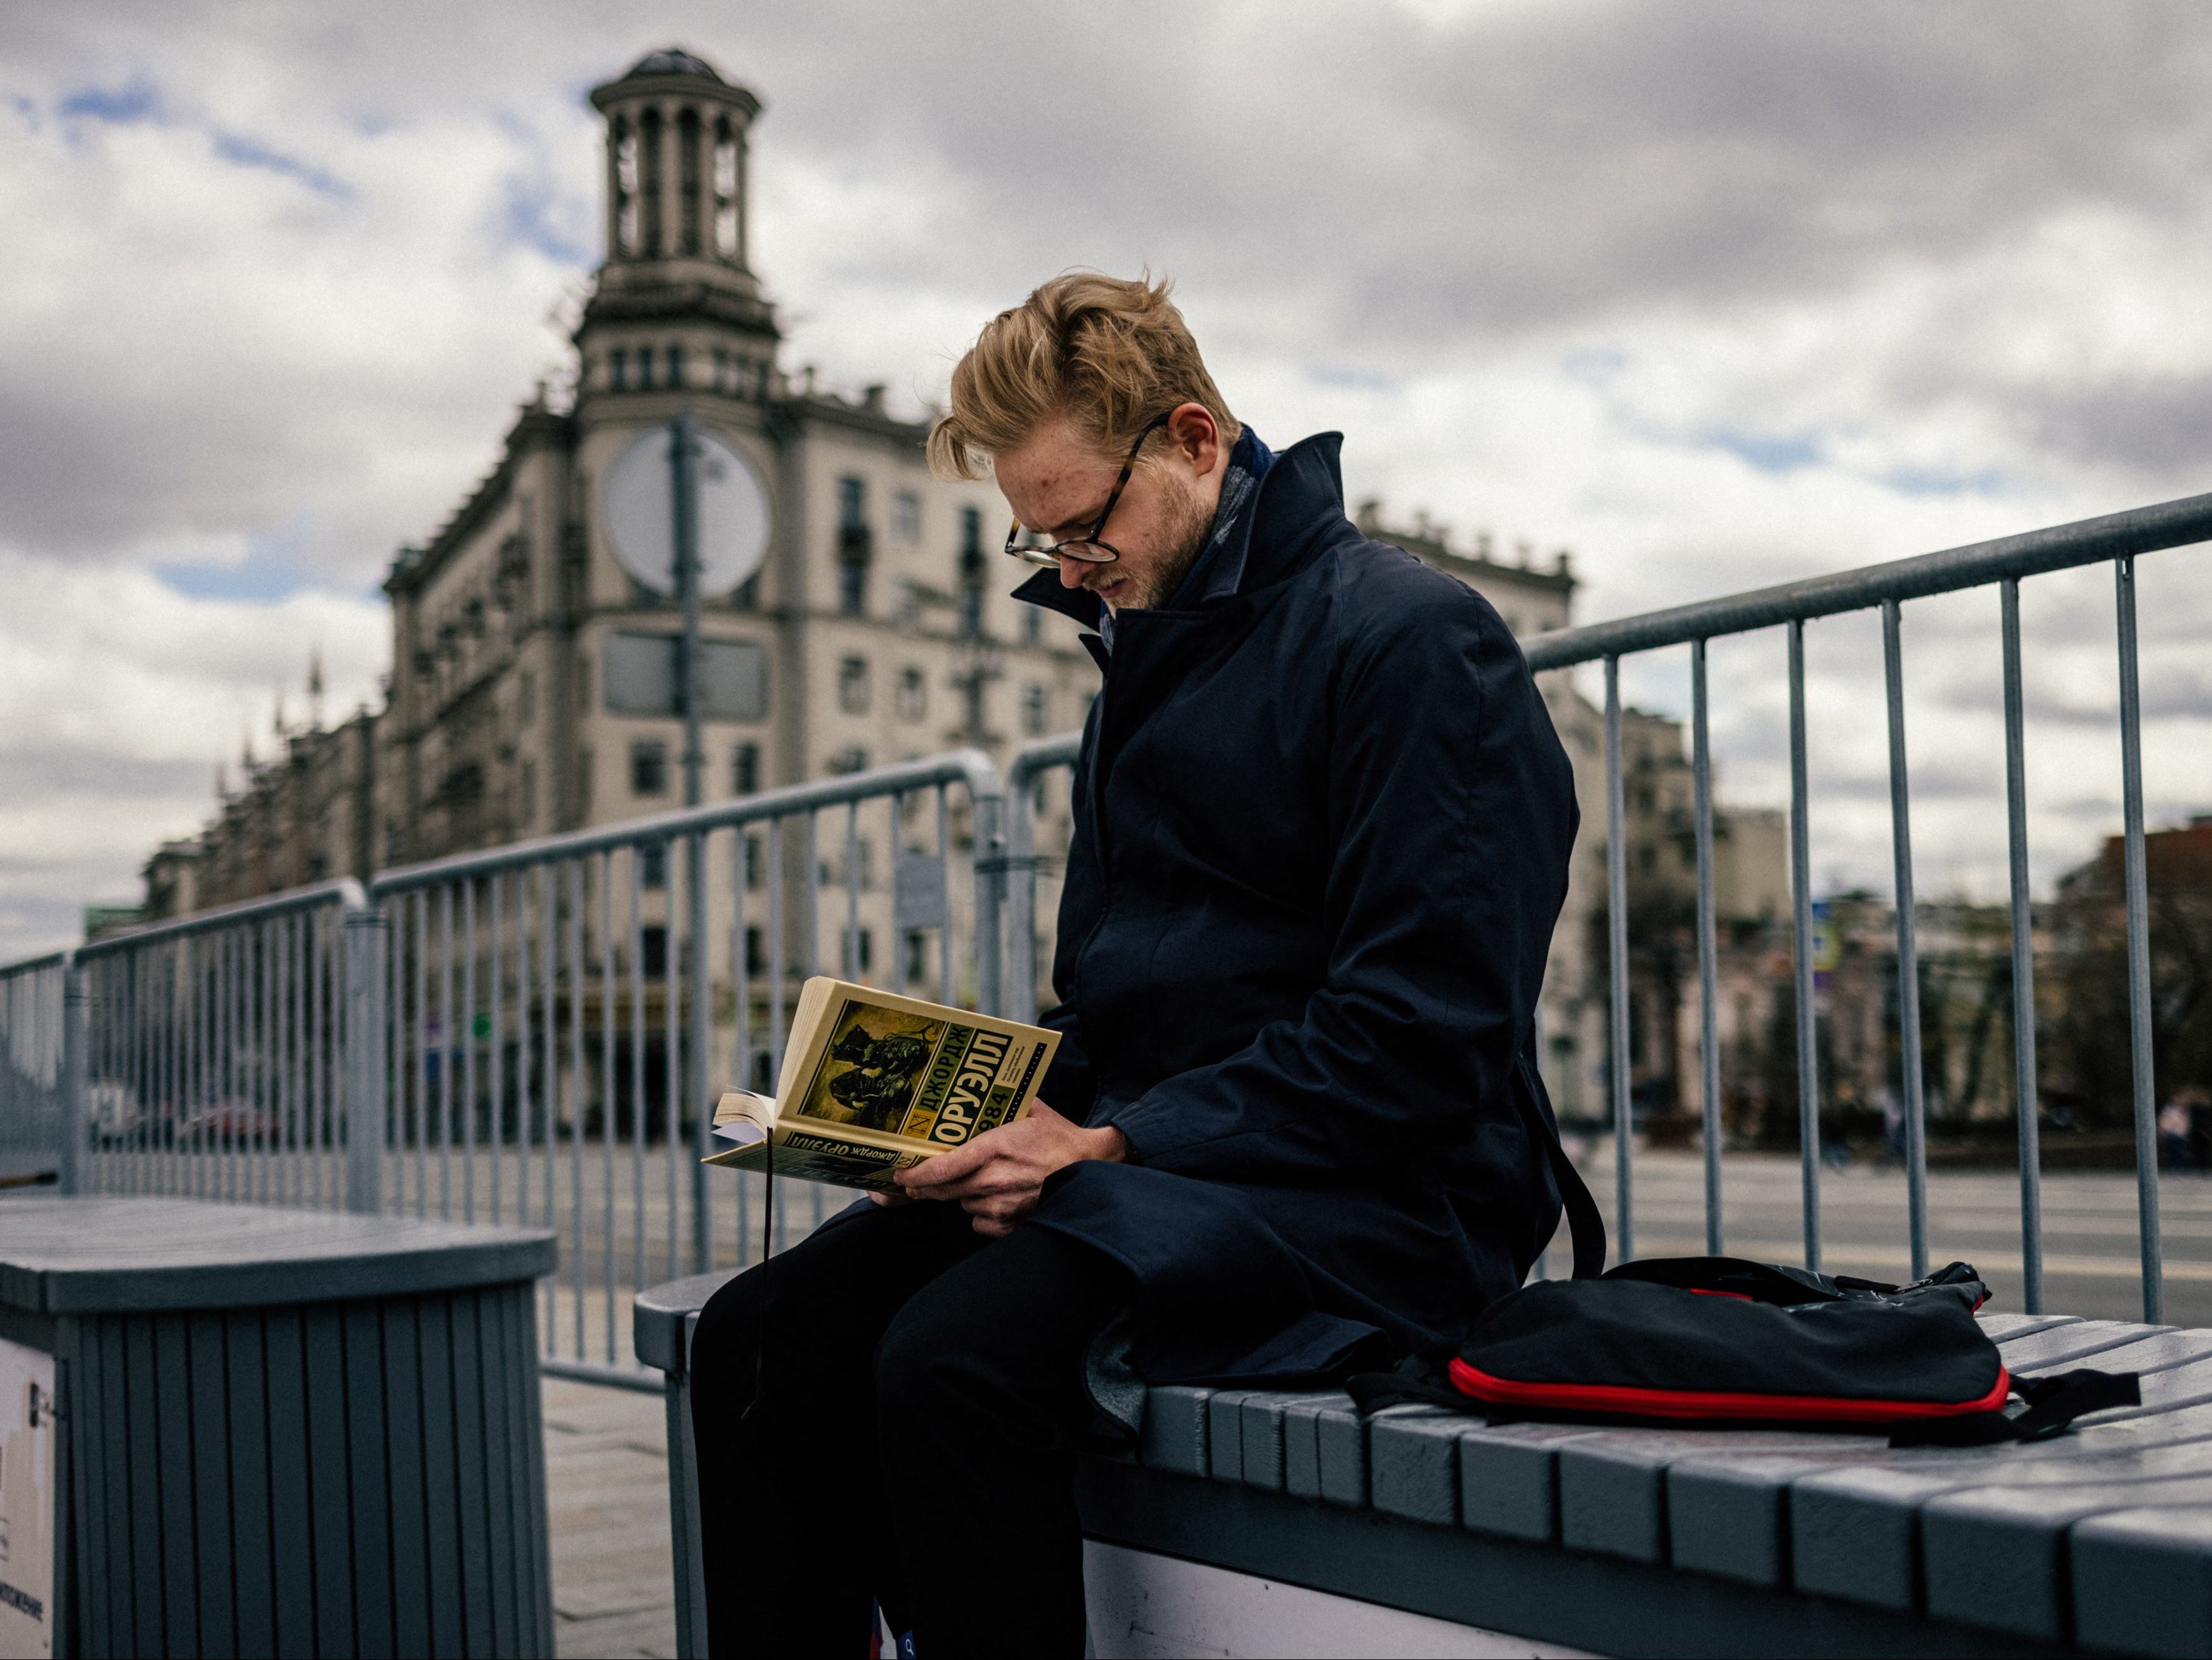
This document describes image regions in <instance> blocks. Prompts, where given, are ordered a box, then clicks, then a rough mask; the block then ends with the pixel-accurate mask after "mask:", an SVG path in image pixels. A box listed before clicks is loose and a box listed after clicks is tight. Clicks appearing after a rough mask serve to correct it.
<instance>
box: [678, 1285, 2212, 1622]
mask: <svg viewBox="0 0 2212 1660" xmlns="http://www.w3.org/2000/svg"><path fill="white" fill-rule="evenodd" d="M728 1277H729V1276H728V1275H726V1274H709V1275H702V1276H700V1277H698V1278H696V1279H692V1280H678V1281H676V1282H674V1283H672V1284H671V1285H666V1286H659V1287H658V1288H656V1289H655V1290H653V1291H651V1292H647V1293H645V1294H644V1295H643V1296H641V1297H640V1298H638V1301H637V1312H636V1316H635V1341H636V1346H637V1353H638V1358H639V1359H640V1360H641V1361H643V1362H644V1363H645V1364H646V1365H650V1366H654V1367H657V1368H659V1370H660V1371H663V1372H665V1373H666V1374H667V1377H668V1396H667V1398H668V1413H669V1449H670V1483H671V1492H670V1498H671V1521H672V1523H673V1527H674V1533H675V1537H676V1541H677V1544H676V1563H675V1569H676V1592H677V1620H678V1645H679V1651H680V1652H682V1653H684V1654H687V1655H688V1654H696V1653H701V1652H703V1651H704V1645H703V1636H704V1632H705V1626H704V1614H703V1609H702V1604H701V1601H700V1590H699V1583H700V1582H699V1577H698V1576H699V1569H698V1550H697V1539H698V1532H697V1522H696V1484H695V1473H694V1471H693V1469H692V1468H691V1461H690V1396H689V1389H688V1380H687V1378H686V1376H685V1371H684V1357H685V1355H686V1353H688V1349H689V1344H690V1331H691V1329H692V1327H693V1325H694V1324H695V1323H696V1315H697V1310H699V1309H700V1308H701V1307H702V1306H703V1305H704V1304H705V1302H706V1299H707V1298H708V1297H709V1296H711V1295H712V1294H713V1292H714V1290H715V1289H716V1288H717V1287H718V1286H720V1285H721V1284H722V1283H723V1281H724V1280H726V1279H727V1278H728ZM1983 1323H1984V1326H1985V1327H1986V1329H1988V1330H1989V1332H1990V1335H1991V1336H1992V1337H1993V1338H1995V1339H1996V1341H1997V1342H1998V1345H1999V1347H2001V1349H2002V1352H2003V1353H2004V1357H2005V1360H2006V1364H2007V1365H2008V1366H2009V1367H2011V1369H2012V1370H2013V1371H2015V1373H2018V1374H2021V1375H2024V1376H2028V1377H2033V1376H2035V1375H2037V1374H2039V1373H2041V1372H2045V1371H2063V1370H2067V1369H2069V1368H2071V1367H2073V1366H2075V1365H2097V1366H2100V1367H2104V1368H2108V1369H2111V1370H2114V1371H2139V1372H2141V1373H2142V1374H2143V1377H2142V1406H2141V1407H2139V1408H2125V1409H2120V1410H2115V1411H2110V1412H2105V1413H2100V1414H2095V1415H2094V1416H2093V1417H2092V1418H2089V1419H2087V1420H2083V1423H2082V1426H2081V1427H2080V1428H2079V1429H2078V1430H2076V1431H2075V1432H2074V1433H2072V1434H2069V1435H2067V1436H2063V1437H2061V1438H2057V1439H2055V1440H2052V1441H2048V1442H2044V1443H2041V1444H2035V1445H2032V1446H2026V1447H1990V1448H1966V1449H1944V1448H1913V1449H1899V1450H1893V1449H1892V1448H1890V1447H1889V1446H1887V1444H1885V1443H1884V1442H1883V1441H1881V1439H1879V1438H1873V1437H1868V1436H1855V1435H1816V1434H1802V1433H1793V1432H1784V1431H1667V1430H1640V1429H1639V1430H1630V1429H1600V1428H1590V1427H1581V1426H1561V1425H1544V1424H1508V1425H1489V1424H1485V1423H1483V1422H1481V1421H1480V1420H1474V1419H1470V1418H1466V1417H1462V1416H1460V1415H1458V1414H1452V1413H1448V1412H1443V1411H1438V1410H1436V1409H1434V1408H1423V1407H1399V1408H1391V1409H1389V1410H1388V1411H1386V1412H1383V1413H1381V1414H1377V1415H1376V1416H1375V1417H1374V1418H1372V1419H1366V1420H1363V1419H1362V1418H1361V1417H1360V1416H1359V1414H1358V1413H1357V1412H1355V1411H1354V1410H1353V1409H1352V1402H1351V1401H1350V1400H1349V1399H1348V1398H1347V1397H1346V1396H1345V1395H1310V1394H1285V1393H1280V1392H1274V1391H1248V1390H1237V1389H1181V1388H1170V1389H1153V1390H1152V1392H1151V1395H1150V1396H1149V1399H1148V1401H1147V1403H1146V1419H1145V1426H1144V1434H1143V1438H1142V1441H1141V1444H1140V1445H1139V1448H1138V1450H1137V1451H1136V1453H1135V1455H1134V1456H1132V1457H1129V1458H1127V1459H1124V1460H1121V1461H1111V1460H1104V1459H1095V1460H1091V1461H1088V1462H1086V1464H1085V1468H1084V1469H1083V1472H1082V1475H1081V1477H1080V1496H1081V1501H1082V1508H1083V1515H1084V1523H1085V1531H1086V1532H1087V1533H1088V1534H1089V1535H1091V1537H1092V1538H1094V1539H1097V1540H1100V1541H1108V1542H1110V1543H1113V1544H1117V1545H1121V1546H1124V1547H1127V1548H1133V1549H1135V1550H1138V1551H1142V1552H1147V1553H1153V1554H1158V1555H1162V1556H1167V1557H1174V1558H1180V1559H1183V1560H1187V1561H1193V1562H1199V1563H1205V1564H1208V1565H1211V1566H1213V1567H1217V1568H1222V1569H1227V1570H1230V1571H1231V1572H1236V1573H1241V1574H1247V1575H1253V1576H1256V1577H1258V1578H1262V1579H1265V1580H1267V1581H1270V1582H1273V1583H1275V1584H1289V1585H1299V1586H1305V1587H1308V1588H1310V1589H1312V1590H1319V1591H1323V1592H1328V1593H1331V1594H1334V1595H1335V1596H1346V1597H1352V1598H1356V1599H1358V1600H1359V1601H1362V1602H1370V1603H1377V1604H1383V1605H1385V1606H1387V1607H1389V1608H1401V1609H1407V1610H1411V1611H1413V1612H1415V1613H1418V1614H1426V1615H1430V1616H1433V1617H1435V1618H1438V1619H1443V1620H1451V1621H1455V1622H1457V1623H1459V1624H1462V1625H1466V1626H1471V1627H1480V1628H1482V1629H1483V1630H1486V1631H1490V1632H1503V1633H1512V1634H1514V1635H1516V1636H1519V1637H1526V1638H1532V1639H1537V1640H1539V1641H1543V1642H1549V1643H1555V1644H1561V1645H1571V1646H1573V1647H1575V1648H1579V1649H1584V1650H1590V1651H1597V1652H1600V1653H1606V1654H1683V1655H1711V1654H1757V1655H1783V1654H1803V1655H1832V1654H1844V1653H1881V1654H2013V1655H2017V1654H2037V1653H2066V1652H2078V1651H2081V1650H2095V1651H2116V1652H2121V1653H2133V1654H2154V1655H2206V1654H2212V1331H2197V1330H2183V1329H2174V1328H2172V1327H2161V1326H2142V1325H2132V1324H2127V1323H2120V1322H2115V1321H2104V1320H2079V1319H2075V1318H2072V1317H2070V1316H2020V1315H2003V1314H1996V1315H1989V1316H1984V1321H1983ZM1101 1651H1102V1652H1104V1651H1106V1645H1103V1644H1102V1645H1101Z"/></svg>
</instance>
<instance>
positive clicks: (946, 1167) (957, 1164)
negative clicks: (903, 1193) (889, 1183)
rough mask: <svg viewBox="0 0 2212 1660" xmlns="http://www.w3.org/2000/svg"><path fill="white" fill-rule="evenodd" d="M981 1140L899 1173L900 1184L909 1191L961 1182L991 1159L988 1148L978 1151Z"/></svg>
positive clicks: (979, 1138) (926, 1160) (943, 1153)
mask: <svg viewBox="0 0 2212 1660" xmlns="http://www.w3.org/2000/svg"><path fill="white" fill-rule="evenodd" d="M981 1140H982V1138H981V1136H978V1137H977V1138H976V1139H975V1140H974V1141H970V1142H969V1144H968V1145H967V1146H964V1147H955V1148H953V1149H952V1151H951V1152H940V1153H939V1154H937V1155H936V1156H935V1157H933V1158H925V1159H923V1160H922V1161H921V1163H920V1164H916V1165H914V1166H913V1167H912V1168H911V1169H908V1170H902V1171H900V1172H899V1173H898V1179H899V1183H900V1184H901V1185H902V1186H903V1187H907V1188H909V1189H912V1188H927V1189H938V1188H941V1187H943V1186H945V1183H948V1182H957V1181H959V1180H960V1179H961V1178H963V1177H965V1176H968V1175H969V1174H970V1173H971V1172H972V1171H975V1168H976V1167H977V1166H978V1165H979V1164H983V1163H985V1162H986V1161H987V1160H988V1159H989V1158H990V1156H991V1154H990V1150H989V1149H988V1148H981V1150H980V1151H979V1150H978V1149H979V1147H981Z"/></svg>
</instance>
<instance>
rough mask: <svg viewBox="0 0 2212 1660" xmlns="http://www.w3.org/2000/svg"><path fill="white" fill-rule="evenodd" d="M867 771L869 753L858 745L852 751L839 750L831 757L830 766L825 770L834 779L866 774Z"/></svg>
mask: <svg viewBox="0 0 2212 1660" xmlns="http://www.w3.org/2000/svg"><path fill="white" fill-rule="evenodd" d="M867 769H868V752H867V751H866V750H864V749H862V748H861V747H860V745H857V744H856V745H854V746H853V747H852V748H851V749H848V750H839V751H837V753H836V754H835V755H833V756H831V757H829V765H828V766H826V767H824V768H823V771H825V772H827V773H828V774H829V775H830V776H831V777H832V778H842V777H843V776H844V775H846V774H847V773H852V772H866V770H867Z"/></svg>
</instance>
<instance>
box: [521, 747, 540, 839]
mask: <svg viewBox="0 0 2212 1660" xmlns="http://www.w3.org/2000/svg"><path fill="white" fill-rule="evenodd" d="M521 817H522V822H523V823H524V824H536V823H537V822H538V763H537V762H535V761H533V760H531V759H529V758H528V757H524V759H523V763H522V805H521Z"/></svg>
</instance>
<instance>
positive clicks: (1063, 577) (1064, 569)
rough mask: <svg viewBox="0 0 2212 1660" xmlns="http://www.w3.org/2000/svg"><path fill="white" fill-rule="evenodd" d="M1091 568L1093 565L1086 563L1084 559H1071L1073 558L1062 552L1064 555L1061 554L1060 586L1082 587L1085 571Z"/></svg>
mask: <svg viewBox="0 0 2212 1660" xmlns="http://www.w3.org/2000/svg"><path fill="white" fill-rule="evenodd" d="M1089 569H1091V567H1090V566H1089V565H1087V564H1085V562H1083V561H1082V560H1080V559H1071V558H1069V557H1068V556H1066V554H1062V555H1060V587H1064V588H1079V587H1082V586H1083V573H1084V572H1085V571H1086V570H1089Z"/></svg>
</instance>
